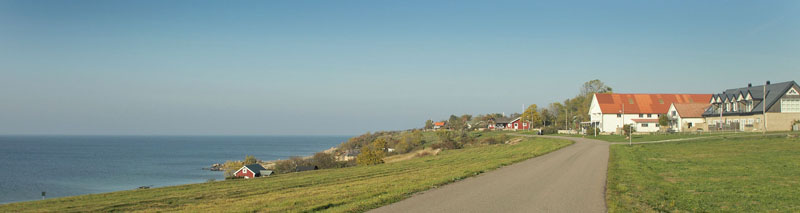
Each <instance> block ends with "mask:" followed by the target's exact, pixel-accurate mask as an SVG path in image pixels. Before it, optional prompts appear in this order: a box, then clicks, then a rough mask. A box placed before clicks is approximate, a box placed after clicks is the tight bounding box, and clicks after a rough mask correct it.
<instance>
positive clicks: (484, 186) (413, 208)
mask: <svg viewBox="0 0 800 213" xmlns="http://www.w3.org/2000/svg"><path fill="white" fill-rule="evenodd" d="M555 138H563V139H569V140H573V141H575V144H573V145H571V146H568V147H565V148H562V149H560V150H557V151H555V152H552V153H549V154H546V155H543V156H539V157H536V158H532V159H529V160H526V161H523V162H519V163H516V164H512V165H509V166H506V167H503V168H500V169H497V170H494V171H492V172H487V173H485V174H482V175H479V176H476V177H473V178H468V179H465V180H463V181H459V182H456V183H453V184H449V185H445V186H442V187H440V188H436V189H431V190H428V191H425V192H422V193H419V194H416V195H414V196H412V197H410V198H408V199H405V200H402V201H400V202H397V203H393V204H390V205H388V206H384V207H381V208H378V209H374V210H372V211H371V212H606V205H605V198H604V197H605V183H606V170H607V168H608V146H609V144H608V143H607V142H604V141H599V140H591V139H584V138H573V137H555Z"/></svg>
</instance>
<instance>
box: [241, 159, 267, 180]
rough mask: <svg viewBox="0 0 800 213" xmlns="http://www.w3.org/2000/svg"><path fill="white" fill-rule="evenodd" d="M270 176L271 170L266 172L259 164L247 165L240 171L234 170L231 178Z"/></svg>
mask: <svg viewBox="0 0 800 213" xmlns="http://www.w3.org/2000/svg"><path fill="white" fill-rule="evenodd" d="M270 175H272V170H267V169H265V168H264V167H263V166H261V164H257V163H256V164H249V165H245V166H242V168H241V169H239V170H236V172H234V173H233V176H236V177H243V178H245V179H250V178H256V177H266V176H270Z"/></svg>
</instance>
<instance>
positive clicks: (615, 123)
mask: <svg viewBox="0 0 800 213" xmlns="http://www.w3.org/2000/svg"><path fill="white" fill-rule="evenodd" d="M623 119H625V121H624V122H623ZM633 119H658V118H657V116H656V114H653V117H651V118H648V117H647V116H646V114H645V116H644V118H640V117H639V114H624V115H622V117H617V114H601V115H599V116H594V115H593V116H592V121H593V122H599V123H600V125H599V127H600V131H601V132H608V133H611V132H616V131H617V128H622V126H624V125H626V124H633ZM650 126H651V127H653V128H655V131H658V127H655V124H652V125H650ZM648 129H649V128H648ZM643 130H645V129H643ZM648 131H649V130H648ZM655 131H654V132H655Z"/></svg>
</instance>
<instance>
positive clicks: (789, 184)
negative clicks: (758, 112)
mask: <svg viewBox="0 0 800 213" xmlns="http://www.w3.org/2000/svg"><path fill="white" fill-rule="evenodd" d="M724 137H727V138H724ZM610 152H611V153H610V159H609V169H608V185H607V190H606V203H607V205H608V208H609V212H682V211H688V212H708V211H711V212H717V211H729V212H772V211H774V212H799V211H800V199H798V198H800V190H798V189H800V139H798V138H787V137H786V135H783V136H766V137H758V136H756V137H736V138H734V137H733V136H723V137H716V138H709V139H697V140H692V141H686V142H674V143H660V144H645V145H633V146H627V145H612V146H611V149H610Z"/></svg>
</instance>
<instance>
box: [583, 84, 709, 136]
mask: <svg viewBox="0 0 800 213" xmlns="http://www.w3.org/2000/svg"><path fill="white" fill-rule="evenodd" d="M710 101H711V94H621V93H598V94H595V95H594V96H593V97H592V105H591V106H590V107H589V116H590V117H591V122H592V123H594V125H596V126H597V127H598V128H600V131H602V132H607V133H610V132H618V130H619V129H620V128H622V126H624V125H626V124H635V127H634V128H636V131H637V132H655V131H658V129H659V126H658V116H659V115H661V114H667V112H668V111H669V108H670V105H672V104H673V103H709V102H710Z"/></svg>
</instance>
